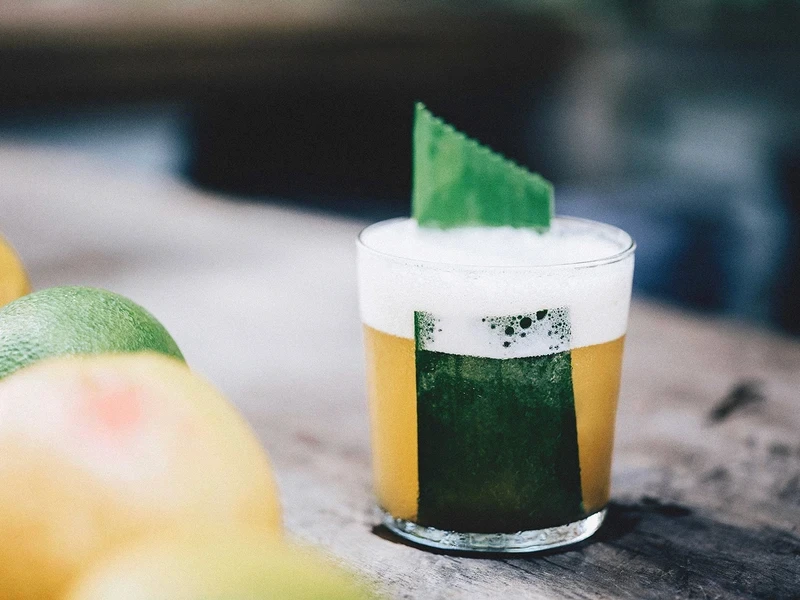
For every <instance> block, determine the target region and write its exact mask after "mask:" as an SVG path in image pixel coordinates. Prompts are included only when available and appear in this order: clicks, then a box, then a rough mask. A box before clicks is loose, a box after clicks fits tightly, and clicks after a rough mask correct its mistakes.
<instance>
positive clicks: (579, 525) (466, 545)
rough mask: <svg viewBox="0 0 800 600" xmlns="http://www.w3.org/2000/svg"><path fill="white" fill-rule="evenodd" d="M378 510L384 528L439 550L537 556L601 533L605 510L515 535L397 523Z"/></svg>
mask: <svg viewBox="0 0 800 600" xmlns="http://www.w3.org/2000/svg"><path fill="white" fill-rule="evenodd" d="M378 510H379V511H380V515H381V522H382V523H383V525H385V526H386V527H388V528H389V529H390V530H391V531H393V532H394V533H396V534H397V535H399V536H401V537H404V538H406V539H407V540H410V541H412V542H414V543H416V544H420V545H423V546H429V547H431V548H439V549H440V550H459V551H466V552H539V551H542V550H551V549H553V548H558V547H560V546H566V545H569V544H576V543H578V542H580V541H583V540H585V539H586V538H588V537H589V536H591V535H592V534H593V533H595V532H596V531H597V530H598V529H600V525H602V524H603V520H604V519H605V518H606V509H605V508H604V509H603V510H601V511H600V512H596V513H594V514H592V515H589V516H588V517H586V518H585V519H581V520H580V521H575V522H573V523H567V524H566V525H559V526H557V527H547V528H545V529H532V530H530V531H517V532H515V533H462V532H459V531H445V530H443V529H436V528H435V527H426V526H424V525H419V524H417V523H414V522H413V521H406V520H405V519H396V518H394V517H393V516H392V515H390V514H389V513H387V512H386V511H384V510H382V509H380V508H379V509H378Z"/></svg>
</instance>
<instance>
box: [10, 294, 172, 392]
mask: <svg viewBox="0 0 800 600" xmlns="http://www.w3.org/2000/svg"><path fill="white" fill-rule="evenodd" d="M143 350H153V351H155V352H161V353H163V354H166V355H169V356H174V357H175V358H179V359H181V360H183V356H182V355H181V351H180V350H179V349H178V346H177V344H176V343H175V342H174V340H173V339H172V338H171V337H170V335H169V333H167V330H166V329H164V326H163V325H161V323H159V322H158V321H157V320H156V319H155V317H153V315H151V314H150V313H149V312H147V311H146V310H145V309H144V308H142V307H141V306H139V305H138V304H136V303H134V302H132V301H131V300H128V299H127V298H125V297H124V296H120V295H119V294H114V293H112V292H107V291H105V290H99V289H96V288H88V287H54V288H47V289H44V290H39V291H38V292H33V293H32V294H28V295H27V296H23V297H22V298H19V299H17V300H15V301H13V302H11V303H10V304H7V305H6V306H4V307H2V308H0V378H3V377H5V376H7V375H9V374H11V373H13V372H14V371H16V370H17V369H20V368H22V367H24V366H27V365H29V364H31V363H34V362H36V361H38V360H41V359H43V358H47V357H49V356H61V355H64V354H98V353H103V352H139V351H143Z"/></svg>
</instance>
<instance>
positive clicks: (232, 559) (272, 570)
mask: <svg viewBox="0 0 800 600" xmlns="http://www.w3.org/2000/svg"><path fill="white" fill-rule="evenodd" d="M271 598H274V599H275V600H367V599H374V598H377V596H376V595H375V594H374V592H373V590H372V589H371V588H370V587H369V586H368V585H366V584H365V583H364V582H362V581H360V580H359V579H358V578H357V577H356V576H354V575H353V574H352V573H350V572H349V571H347V570H345V569H343V568H342V567H339V566H337V565H335V564H334V563H333V562H331V561H330V560H329V559H328V558H327V557H325V556H323V555H322V554H320V553H318V552H316V551H312V550H310V549H306V548H300V547H297V546H293V545H287V544H280V543H275V542H269V541H268V540H265V539H263V538H261V537H257V536H254V535H236V536H232V537H227V538H216V537H201V538H185V539H156V540H146V541H144V542H142V543H140V544H136V545H134V546H133V547H131V548H125V549H122V551H121V552H119V553H115V554H114V555H111V556H110V557H108V558H107V559H105V560H102V561H100V562H99V563H98V564H97V565H96V566H95V567H93V568H92V569H91V570H90V571H89V572H88V573H87V574H85V575H84V576H83V577H82V578H81V579H80V580H79V581H78V583H77V584H76V586H75V587H74V589H73V591H72V592H71V593H70V594H68V595H67V597H66V600H110V599H113V600H262V599H265V600H266V599H271Z"/></svg>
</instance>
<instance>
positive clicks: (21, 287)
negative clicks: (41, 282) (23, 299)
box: [0, 236, 31, 306]
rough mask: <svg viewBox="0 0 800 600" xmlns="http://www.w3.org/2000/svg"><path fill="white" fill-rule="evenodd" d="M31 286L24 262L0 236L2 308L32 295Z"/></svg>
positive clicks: (0, 303)
mask: <svg viewBox="0 0 800 600" xmlns="http://www.w3.org/2000/svg"><path fill="white" fill-rule="evenodd" d="M30 291H31V285H30V283H29V282H28V276H27V275H26V273H25V268H24V267H23V266H22V262H21V261H20V259H19V256H17V253H16V252H14V249H13V248H12V247H11V245H10V244H9V243H8V242H7V241H6V240H5V239H4V238H3V237H2V236H0V306H3V305H4V304H8V303H9V302H11V301H12V300H16V299H17V298H19V297H20V296H24V295H25V294H28V293H30Z"/></svg>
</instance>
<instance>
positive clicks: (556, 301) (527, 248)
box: [358, 217, 634, 552]
mask: <svg viewBox="0 0 800 600" xmlns="http://www.w3.org/2000/svg"><path fill="white" fill-rule="evenodd" d="M633 260H634V243H633V241H632V240H631V238H630V236H628V235H627V234H626V233H624V232H623V231H621V230H619V229H617V228H615V227H612V226H610V225H605V224H602V223H597V222H593V221H587V220H582V219H573V218H566V217H556V218H553V219H550V220H549V222H548V227H547V230H546V231H543V230H542V228H541V227H512V226H498V225H496V224H495V225H492V226H482V225H467V226H458V227H452V228H440V227H426V226H422V225H420V224H419V223H418V222H417V220H415V219H394V220H390V221H384V222H381V223H377V224H375V225H372V226H370V227H368V228H366V229H365V230H364V231H363V232H362V233H361V235H360V237H359V241H358V270H359V297H360V308H361V317H362V322H363V326H364V336H365V347H366V359H367V380H368V397H369V408H370V419H371V430H372V449H373V465H374V480H375V492H376V496H377V502H378V506H379V508H380V510H381V514H382V520H383V523H384V524H385V525H386V526H388V527H389V528H390V529H392V530H393V531H395V532H396V533H398V534H400V535H402V536H405V537H407V538H410V539H412V540H414V541H416V542H418V543H421V544H424V545H429V546H434V547H439V548H448V549H460V550H477V551H494V552H525V551H532V550H540V549H546V548H552V547H556V546H560V545H564V544H568V543H572V542H576V541H579V540H582V539H585V538H586V537H588V536H590V535H591V534H592V533H594V532H595V531H596V530H597V528H598V527H599V526H600V524H601V523H602V521H603V517H604V515H605V507H606V504H607V503H608V498H609V480H610V470H611V452H612V446H613V439H614V420H615V414H616V406H617V396H618V391H619V383H620V373H621V364H622V350H623V344H624V338H625V331H626V327H627V319H628V307H629V304H630V295H631V282H632V277H633Z"/></svg>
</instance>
